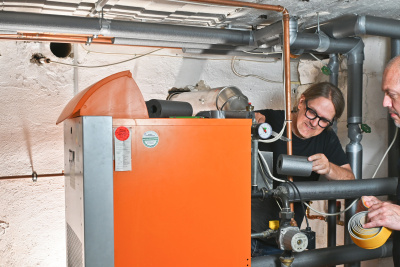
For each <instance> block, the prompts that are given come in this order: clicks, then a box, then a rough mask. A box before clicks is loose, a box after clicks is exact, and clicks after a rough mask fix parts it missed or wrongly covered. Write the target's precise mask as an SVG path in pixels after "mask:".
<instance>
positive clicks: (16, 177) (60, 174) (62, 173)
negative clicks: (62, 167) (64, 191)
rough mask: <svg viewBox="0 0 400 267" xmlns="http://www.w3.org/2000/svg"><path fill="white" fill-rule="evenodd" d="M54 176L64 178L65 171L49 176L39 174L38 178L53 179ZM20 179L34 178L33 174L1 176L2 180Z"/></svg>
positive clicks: (49, 174) (48, 174)
mask: <svg viewBox="0 0 400 267" xmlns="http://www.w3.org/2000/svg"><path fill="white" fill-rule="evenodd" d="M53 176H64V171H63V172H61V173H47V174H38V175H37V177H53ZM19 178H32V174H31V175H14V176H0V180H8V179H19Z"/></svg>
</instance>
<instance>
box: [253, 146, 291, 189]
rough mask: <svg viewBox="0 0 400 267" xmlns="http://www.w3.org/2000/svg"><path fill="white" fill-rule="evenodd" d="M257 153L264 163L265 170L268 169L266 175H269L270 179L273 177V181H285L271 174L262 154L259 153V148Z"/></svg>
mask: <svg viewBox="0 0 400 267" xmlns="http://www.w3.org/2000/svg"><path fill="white" fill-rule="evenodd" d="M258 155H259V156H260V158H261V160H262V162H263V163H264V165H265V167H266V169H267V171H268V175H269V176H270V177H271V178H272V179H274V180H275V181H278V182H281V183H286V181H285V180H282V179H279V178H276V177H274V176H273V175H272V173H271V171H270V169H269V166H268V164H267V162H266V160H265V159H264V157H263V155H262V154H261V151H260V150H258Z"/></svg>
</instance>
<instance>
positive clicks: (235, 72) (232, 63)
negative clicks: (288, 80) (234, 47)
mask: <svg viewBox="0 0 400 267" xmlns="http://www.w3.org/2000/svg"><path fill="white" fill-rule="evenodd" d="M235 60H236V56H234V57H232V61H231V70H232V72H233V73H234V74H235V75H236V76H239V77H242V78H246V77H254V78H257V79H260V80H262V81H265V82H270V83H282V82H280V81H273V80H270V79H267V78H264V77H261V76H258V75H255V74H240V73H238V72H237V71H236V69H235Z"/></svg>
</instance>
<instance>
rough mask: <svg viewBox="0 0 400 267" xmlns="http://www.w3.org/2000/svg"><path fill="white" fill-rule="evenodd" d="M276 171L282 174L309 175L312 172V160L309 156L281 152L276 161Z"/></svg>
mask: <svg viewBox="0 0 400 267" xmlns="http://www.w3.org/2000/svg"><path fill="white" fill-rule="evenodd" d="M276 165H277V166H276V171H277V172H278V174H281V175H288V176H305V177H308V176H310V175H311V172H312V165H313V163H312V161H308V158H307V157H304V156H294V155H284V154H281V155H279V157H278V161H277V162H276Z"/></svg>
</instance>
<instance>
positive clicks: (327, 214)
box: [303, 198, 360, 216]
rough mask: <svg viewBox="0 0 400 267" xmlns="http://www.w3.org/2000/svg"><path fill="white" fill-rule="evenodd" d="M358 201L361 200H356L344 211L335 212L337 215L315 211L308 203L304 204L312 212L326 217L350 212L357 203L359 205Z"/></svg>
mask: <svg viewBox="0 0 400 267" xmlns="http://www.w3.org/2000/svg"><path fill="white" fill-rule="evenodd" d="M358 200H360V199H359V198H357V199H355V200H354V201H353V202H352V203H351V204H350V205H349V206H348V207H347V208H346V209H344V210H342V211H340V212H335V213H325V212H322V211H318V210H315V209H313V208H312V207H311V206H310V205H308V204H307V203H306V202H303V204H304V205H306V206H307V207H308V208H310V210H312V211H314V212H316V213H318V214H321V215H325V216H336V215H340V214H342V213H344V212H346V211H348V210H349V209H350V208H351V207H352V206H353V205H354V204H355V203H357V201H358Z"/></svg>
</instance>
